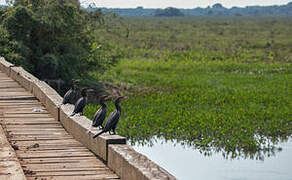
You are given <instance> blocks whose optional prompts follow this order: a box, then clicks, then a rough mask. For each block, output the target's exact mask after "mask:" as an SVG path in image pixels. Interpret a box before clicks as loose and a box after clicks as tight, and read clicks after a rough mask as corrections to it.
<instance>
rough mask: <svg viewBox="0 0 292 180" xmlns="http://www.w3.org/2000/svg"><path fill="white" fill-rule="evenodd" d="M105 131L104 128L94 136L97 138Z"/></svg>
mask: <svg viewBox="0 0 292 180" xmlns="http://www.w3.org/2000/svg"><path fill="white" fill-rule="evenodd" d="M104 132H105V131H104V130H102V131H100V132H99V133H97V134H96V135H94V136H93V138H96V137H97V136H99V135H101V134H102V133H104Z"/></svg>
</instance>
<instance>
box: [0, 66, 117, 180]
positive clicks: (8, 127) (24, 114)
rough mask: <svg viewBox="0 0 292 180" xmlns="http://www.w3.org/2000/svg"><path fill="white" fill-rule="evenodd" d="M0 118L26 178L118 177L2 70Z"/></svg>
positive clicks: (43, 179)
mask: <svg viewBox="0 0 292 180" xmlns="http://www.w3.org/2000/svg"><path fill="white" fill-rule="evenodd" d="M0 122H1V125H2V127H3V129H4V131H5V133H6V137H7V139H8V141H9V143H10V145H11V146H12V147H13V148H14V149H15V152H16V155H17V157H18V159H19V161H20V164H21V166H22V168H23V171H24V174H25V176H26V178H27V179H40V180H41V179H42V180H45V179H46V180H47V179H62V180H66V179H70V180H74V179H119V177H118V176H117V175H116V174H115V173H114V172H112V171H111V170H110V169H109V168H108V167H107V166H106V165H105V164H104V163H103V162H102V161H100V160H99V159H97V158H96V156H95V155H94V154H93V153H92V152H90V151H89V150H88V149H87V148H85V147H84V146H83V145H82V144H81V143H79V142H78V141H76V140H75V139H74V138H73V137H72V136H71V135H70V134H68V133H67V132H66V131H65V129H64V128H63V127H62V125H61V124H60V123H59V122H58V121H56V120H55V119H54V118H53V117H52V116H51V114H50V113H48V112H47V111H46V108H45V107H44V106H43V105H42V103H40V102H39V100H38V99H36V98H35V97H34V96H33V95H32V94H31V93H30V92H28V91H26V90H25V89H24V88H22V87H21V86H20V85H19V84H18V83H16V82H15V81H13V80H12V79H11V78H9V77H8V76H7V75H6V74H4V73H2V72H0ZM0 168H1V167H0Z"/></svg>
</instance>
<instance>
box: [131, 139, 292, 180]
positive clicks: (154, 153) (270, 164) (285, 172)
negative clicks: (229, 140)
mask: <svg viewBox="0 0 292 180" xmlns="http://www.w3.org/2000/svg"><path fill="white" fill-rule="evenodd" d="M133 147H134V149H135V150H136V151H138V152H140V153H142V154H144V155H146V156H147V157H148V158H149V159H151V160H152V161H154V162H155V163H157V164H159V165H160V166H162V167H163V168H164V169H166V170H167V171H169V172H170V173H171V174H173V175H174V176H176V177H177V178H178V179H179V180H196V179H198V180H201V179H202V180H292V138H290V139H289V140H288V141H287V142H285V143H279V144H278V145H277V147H281V148H282V151H280V152H277V153H275V155H274V156H271V157H265V159H264V160H263V161H262V160H252V159H243V158H241V159H233V160H231V159H225V158H224V157H223V156H222V154H221V153H216V154H213V155H212V156H204V155H203V154H201V153H200V152H199V151H198V150H196V149H193V148H185V147H182V146H181V145H179V144H177V145H175V146H174V144H173V143H171V142H167V143H165V142H164V141H163V140H157V142H156V143H154V145H153V146H152V147H148V146H141V145H135V146H133Z"/></svg>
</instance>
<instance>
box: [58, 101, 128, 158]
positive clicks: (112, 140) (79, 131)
mask: <svg viewBox="0 0 292 180" xmlns="http://www.w3.org/2000/svg"><path fill="white" fill-rule="evenodd" d="M73 109H74V106H73V105H69V104H66V105H62V106H61V107H60V121H61V123H62V124H63V126H64V128H65V129H66V130H67V131H68V132H69V133H70V134H71V135H72V136H73V137H74V138H75V139H77V140H78V141H79V142H81V143H82V144H83V145H84V146H86V147H87V148H88V149H90V150H91V151H93V152H94V153H95V154H96V155H97V156H99V157H100V158H102V159H103V160H104V161H105V162H107V161H108V146H109V144H126V138H125V137H122V136H119V135H109V134H108V133H105V134H103V135H100V136H99V137H97V138H95V139H93V138H92V136H93V135H94V134H96V133H98V132H99V131H98V130H91V131H90V132H89V130H90V127H91V123H92V121H91V120H89V119H88V118H86V117H85V116H80V115H78V114H77V115H75V116H73V117H72V116H70V115H71V114H72V112H73Z"/></svg>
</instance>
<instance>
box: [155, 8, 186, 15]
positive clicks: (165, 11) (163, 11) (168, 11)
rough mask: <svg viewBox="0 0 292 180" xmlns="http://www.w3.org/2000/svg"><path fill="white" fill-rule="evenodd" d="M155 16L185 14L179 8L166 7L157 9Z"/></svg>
mask: <svg viewBox="0 0 292 180" xmlns="http://www.w3.org/2000/svg"><path fill="white" fill-rule="evenodd" d="M154 16H165V17H172V16H184V14H183V13H182V12H181V11H180V10H179V9H177V8H173V7H168V8H166V9H158V10H156V11H155V14H154Z"/></svg>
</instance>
